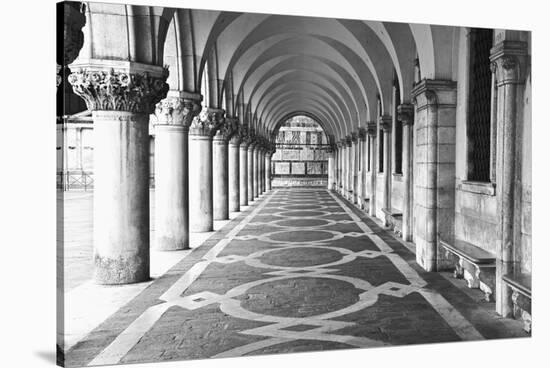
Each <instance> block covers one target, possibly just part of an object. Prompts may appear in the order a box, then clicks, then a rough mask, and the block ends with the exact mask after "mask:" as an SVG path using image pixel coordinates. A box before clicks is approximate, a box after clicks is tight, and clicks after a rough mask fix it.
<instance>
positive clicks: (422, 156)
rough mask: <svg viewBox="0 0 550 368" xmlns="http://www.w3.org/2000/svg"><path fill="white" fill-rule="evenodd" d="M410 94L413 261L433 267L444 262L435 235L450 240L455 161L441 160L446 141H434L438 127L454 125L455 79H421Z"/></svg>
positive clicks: (449, 130) (452, 224) (436, 139)
mask: <svg viewBox="0 0 550 368" xmlns="http://www.w3.org/2000/svg"><path fill="white" fill-rule="evenodd" d="M411 94H412V96H413V101H414V105H415V112H414V119H415V122H414V125H415V132H416V134H417V135H418V140H417V143H416V144H417V145H418V146H417V147H415V151H414V152H415V153H414V155H415V157H414V160H415V165H416V167H417V169H416V170H417V172H418V173H419V175H418V177H416V178H415V182H414V215H413V216H414V218H415V228H414V229H413V231H414V237H415V243H416V261H417V263H418V264H420V265H421V266H422V267H423V268H424V269H425V270H426V271H436V270H437V268H438V265H439V264H441V265H442V266H443V265H445V263H446V262H448V261H446V260H445V257H444V252H438V251H437V247H438V245H437V241H438V237H440V238H443V239H448V240H454V191H455V164H454V157H452V159H450V158H447V159H446V161H441V158H443V157H444V156H445V155H443V154H441V155H439V151H440V150H443V149H445V150H448V145H447V146H446V147H445V146H441V147H440V146H439V145H438V128H439V127H445V129H446V130H447V131H448V132H452V128H454V127H455V125H456V124H455V120H456V83H455V82H452V81H447V80H422V81H421V82H420V83H418V84H417V86H416V87H415V88H414V89H413V91H412V92H411ZM421 137H424V138H422V139H421ZM447 156H448V155H447ZM438 157H439V159H438Z"/></svg>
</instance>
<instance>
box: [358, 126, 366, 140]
mask: <svg viewBox="0 0 550 368" xmlns="http://www.w3.org/2000/svg"><path fill="white" fill-rule="evenodd" d="M366 134H367V131H366V129H365V128H363V127H360V128H359V129H358V130H357V136H358V137H359V139H360V140H362V141H364V140H365V136H366Z"/></svg>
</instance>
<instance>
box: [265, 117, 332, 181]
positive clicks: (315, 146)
mask: <svg viewBox="0 0 550 368" xmlns="http://www.w3.org/2000/svg"><path fill="white" fill-rule="evenodd" d="M308 115H309V114H308ZM308 115H306V114H303V115H294V116H292V117H289V118H287V119H286V120H285V121H284V122H283V123H282V124H280V126H279V128H278V131H277V135H276V138H275V149H276V150H275V153H274V154H273V157H272V159H271V173H272V186H273V187H297V186H298V187H303V186H319V187H321V186H324V187H326V186H327V180H328V152H327V151H328V149H329V148H330V142H329V139H328V136H327V134H326V133H325V131H324V129H323V127H322V126H321V124H319V123H318V122H317V121H316V120H315V119H313V118H312V117H310V116H308Z"/></svg>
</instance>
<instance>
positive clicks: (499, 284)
mask: <svg viewBox="0 0 550 368" xmlns="http://www.w3.org/2000/svg"><path fill="white" fill-rule="evenodd" d="M502 32H505V33H504V34H501V35H502V36H504V37H502V38H505V37H506V38H512V37H513V36H515V34H516V32H509V31H502ZM517 33H519V32H517ZM514 38H518V39H521V37H514ZM527 50H528V49H527V43H526V42H522V41H519V40H510V39H506V40H503V41H501V42H499V43H497V44H496V45H495V46H494V47H493V48H492V49H491V62H492V64H491V67H492V70H494V78H495V84H496V88H497V116H496V125H497V142H498V143H497V147H498V145H501V147H500V149H497V161H496V163H497V170H496V172H497V173H499V176H498V177H497V186H496V195H497V203H498V205H497V206H498V207H497V215H498V217H499V223H500V225H501V226H500V231H499V238H500V241H499V242H498V243H497V250H496V256H497V269H496V293H495V294H496V295H495V301H496V311H497V313H499V314H500V315H502V316H504V317H509V316H511V315H512V312H513V310H512V308H513V307H512V305H513V304H512V295H511V294H512V292H511V290H510V288H509V287H507V286H506V284H505V283H504V282H503V281H502V276H503V275H506V274H509V273H512V272H513V271H514V269H515V268H516V267H518V265H517V264H516V261H515V259H514V243H515V240H514V239H515V238H516V239H517V236H516V231H518V230H517V227H516V226H515V221H514V220H516V221H517V219H518V218H520V216H521V209H519V208H517V207H516V206H517V204H518V203H519V201H521V197H520V195H521V191H520V190H521V188H518V186H517V184H516V180H517V179H516V177H517V176H518V171H520V170H521V168H520V165H521V163H520V160H518V157H517V155H516V149H517V148H516V137H517V136H518V131H521V129H522V125H523V121H522V120H521V119H518V115H519V114H518V106H521V105H522V103H523V89H524V88H525V87H524V84H525V78H526V75H525V74H526V73H525V70H526V69H527V68H526V64H527ZM499 181H500V183H499Z"/></svg>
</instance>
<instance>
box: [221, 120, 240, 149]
mask: <svg viewBox="0 0 550 368" xmlns="http://www.w3.org/2000/svg"><path fill="white" fill-rule="evenodd" d="M225 121H226V122H228V123H229V124H230V125H231V126H233V134H232V135H231V137H230V138H229V143H231V144H233V145H237V146H238V145H239V144H241V139H242V136H241V134H242V125H240V124H239V118H237V117H233V116H231V117H226V118H225Z"/></svg>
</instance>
